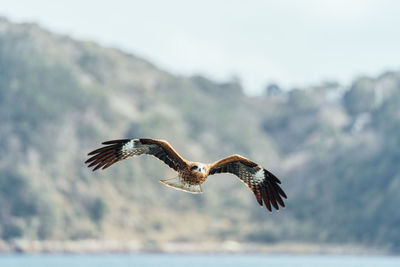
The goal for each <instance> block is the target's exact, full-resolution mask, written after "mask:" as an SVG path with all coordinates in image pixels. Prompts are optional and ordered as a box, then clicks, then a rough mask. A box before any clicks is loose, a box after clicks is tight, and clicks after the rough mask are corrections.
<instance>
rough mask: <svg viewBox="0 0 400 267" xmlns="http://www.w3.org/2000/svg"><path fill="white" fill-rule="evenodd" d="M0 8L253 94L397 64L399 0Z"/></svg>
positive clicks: (95, 1)
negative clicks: (239, 83)
mask: <svg viewBox="0 0 400 267" xmlns="http://www.w3.org/2000/svg"><path fill="white" fill-rule="evenodd" d="M0 16H5V17H6V18H8V19H10V20H11V21H13V22H36V23H39V24H40V25H41V26H42V27H45V28H47V29H49V30H51V31H53V32H56V33H60V34H67V35H70V36H72V37H73V38H77V39H81V40H91V41H95V42H98V43H100V44H102V45H105V46H110V47H115V48H119V49H122V50H124V51H127V52H129V53H133V54H135V55H136V56H139V57H143V58H145V59H147V60H149V61H151V62H152V63H154V64H156V65H157V66H159V67H161V68H162V69H164V70H167V71H169V72H172V73H175V74H179V75H193V74H201V75H206V76H207V77H209V78H211V79H215V80H217V81H221V82H222V81H226V80H229V79H232V77H235V76H237V77H239V78H240V80H241V81H242V83H243V86H244V89H245V91H246V92H247V93H249V94H259V93H261V92H262V91H263V90H264V88H265V86H266V85H267V84H268V83H272V82H273V83H277V84H279V85H280V86H281V87H282V88H285V89H290V88H293V87H303V86H308V85H315V84H319V83H322V82H326V81H338V82H340V83H342V84H344V85H346V84H350V83H351V81H352V80H354V79H355V78H357V77H359V76H362V75H372V76H377V75H379V74H381V73H382V72H385V71H389V70H392V71H396V70H399V69H400V1H396V0H292V1H289V0H280V1H278V0H264V1H261V0H259V1H257V0H248V1H239V0H201V1H194V0H169V1H162V0H158V1H156V0H146V1H136V0H131V1H129V0H125V1H123V0H112V1H110V0H108V1H102V0H85V1H82V0H57V1H56V0H35V1H30V0H0Z"/></svg>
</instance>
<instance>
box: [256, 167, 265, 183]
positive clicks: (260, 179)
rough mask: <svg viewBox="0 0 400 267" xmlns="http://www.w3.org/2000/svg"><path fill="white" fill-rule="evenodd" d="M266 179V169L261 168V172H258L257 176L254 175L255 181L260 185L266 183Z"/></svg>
mask: <svg viewBox="0 0 400 267" xmlns="http://www.w3.org/2000/svg"><path fill="white" fill-rule="evenodd" d="M264 179H265V177H264V169H263V168H260V170H259V171H257V172H256V174H255V175H254V181H255V183H256V184H260V183H262V182H263V181H264Z"/></svg>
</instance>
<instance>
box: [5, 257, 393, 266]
mask: <svg viewBox="0 0 400 267" xmlns="http://www.w3.org/2000/svg"><path fill="white" fill-rule="evenodd" d="M0 266H1V267H125V266H130V267H131V266H137V267H155V266H157V267H158V266H171V267H172V266H176V267H187V266H188V267H213V266H227V267H228V266H229V267H235V266H237V267H246V266H254V267H255V266H268V267H275V266H276V267H278V266H279V267H292V266H293V267H309V266H321V267H399V266H400V257H397V256H348V255H345V256H343V255H339V256H336V255H285V254H279V255H270V254H242V255H240V254H194V255H187V254H185V255H182V254H92V255H85V254H36V255H25V254H0Z"/></svg>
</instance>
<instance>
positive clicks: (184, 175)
mask: <svg viewBox="0 0 400 267" xmlns="http://www.w3.org/2000/svg"><path fill="white" fill-rule="evenodd" d="M196 164H200V163H194V162H193V163H192V167H193V166H197V165H196ZM190 168H191V167H189V166H188V167H187V168H185V169H183V170H182V171H180V172H179V177H181V179H182V180H183V181H184V182H186V183H188V184H190V185H200V184H202V183H204V182H205V181H206V180H207V177H208V173H200V172H196V171H193V170H191V169H190Z"/></svg>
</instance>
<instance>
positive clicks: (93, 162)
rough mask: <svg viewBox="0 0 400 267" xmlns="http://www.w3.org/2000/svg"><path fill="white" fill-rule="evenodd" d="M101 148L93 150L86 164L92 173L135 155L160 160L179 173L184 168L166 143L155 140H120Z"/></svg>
mask: <svg viewBox="0 0 400 267" xmlns="http://www.w3.org/2000/svg"><path fill="white" fill-rule="evenodd" d="M102 144H103V145H105V146H103V147H101V148H99V149H96V150H93V151H92V152H90V153H89V154H88V156H92V157H90V158H89V159H88V160H87V161H85V163H86V164H89V165H88V167H89V168H91V167H94V168H93V171H95V170H97V169H99V168H102V169H106V168H108V167H110V166H111V165H112V164H114V163H115V162H118V161H121V160H124V159H126V158H129V157H132V156H135V155H142V154H147V155H152V156H155V157H157V158H158V159H160V160H162V161H163V162H164V163H165V164H167V165H168V166H169V167H170V168H172V169H174V170H176V171H179V170H181V169H182V168H184V167H185V166H186V164H187V161H186V160H185V159H183V158H182V157H181V156H180V155H179V154H178V152H176V151H175V150H174V149H173V148H172V146H171V145H170V144H168V142H166V141H164V140H157V139H144V138H142V139H120V140H112V141H107V142H103V143H102Z"/></svg>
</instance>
